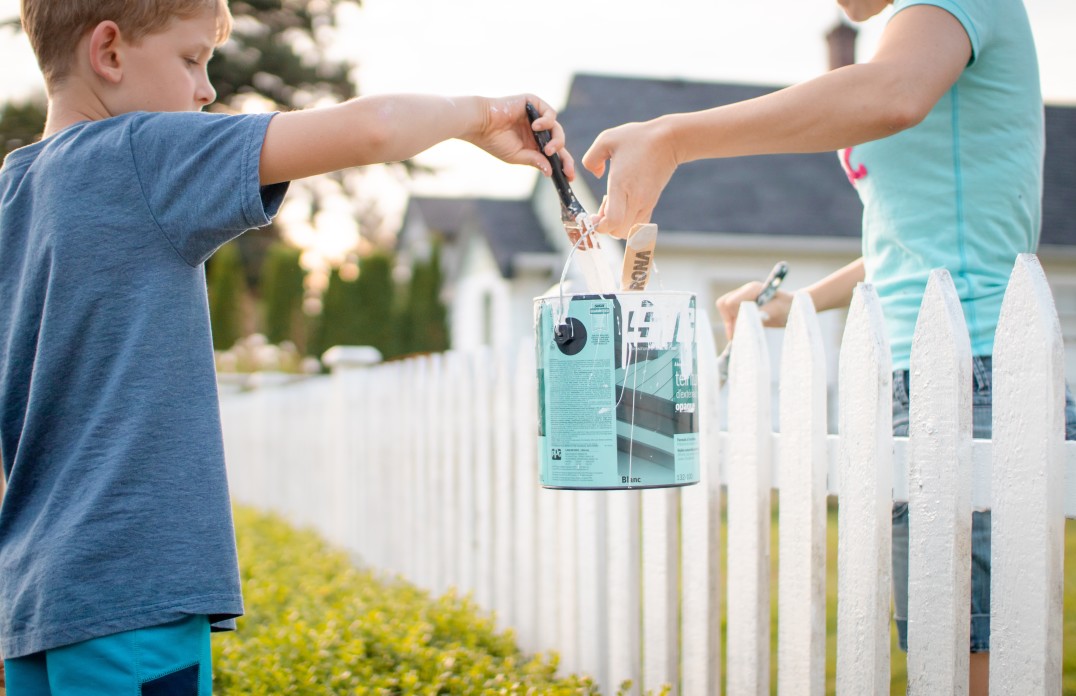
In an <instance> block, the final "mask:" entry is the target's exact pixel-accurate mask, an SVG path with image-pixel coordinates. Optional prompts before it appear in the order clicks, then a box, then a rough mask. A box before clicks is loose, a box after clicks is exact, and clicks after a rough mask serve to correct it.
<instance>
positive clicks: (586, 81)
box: [540, 74, 863, 237]
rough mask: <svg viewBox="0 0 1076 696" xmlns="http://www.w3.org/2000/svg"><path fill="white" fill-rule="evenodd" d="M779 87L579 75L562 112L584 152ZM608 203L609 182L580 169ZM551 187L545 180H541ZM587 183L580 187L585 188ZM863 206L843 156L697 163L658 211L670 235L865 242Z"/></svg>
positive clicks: (574, 144) (575, 148)
mask: <svg viewBox="0 0 1076 696" xmlns="http://www.w3.org/2000/svg"><path fill="white" fill-rule="evenodd" d="M776 89H778V88H777V87H760V86H757V85H740V84H727V83H713V82H692V81H687V80H659V79H650V78H630V77H611V76H603V75H593V74H578V75H576V76H575V78H574V80H573V81H572V86H571V89H570V91H569V94H568V103H567V104H566V105H565V107H564V109H563V110H562V111H561V114H560V116H559V119H560V122H561V124H562V125H563V126H564V132H565V134H566V135H567V139H568V147H569V149H570V150H571V151H572V152H573V153H578V155H579V156H581V155H582V153H583V152H585V151H586V148H587V147H589V146H590V143H592V142H594V139H595V138H597V137H598V134H599V133H601V132H602V131H603V130H605V129H607V128H611V127H613V126H616V125H619V124H621V123H626V122H629V121H645V120H649V119H651V118H655V117H657V116H660V115H662V114H666V113H673V112H684V111H699V110H702V109H708V108H711V107H714V106H720V105H722V104H729V103H732V102H737V101H742V100H744V99H752V98H755V97H759V96H762V95H764V94H768V93H770V92H773V91H775V90H776ZM578 171H579V172H580V176H579V178H578V179H577V181H582V182H585V184H586V185H587V186H589V188H590V190H591V191H592V192H593V193H594V194H595V195H594V198H595V199H596V200H601V197H602V195H604V191H605V182H604V181H599V180H598V179H596V178H595V177H594V176H593V175H592V174H590V173H589V172H586V171H585V170H583V168H582V167H579V168H578ZM540 183H542V182H540ZM577 185H579V184H577ZM862 214H863V206H862V204H861V203H860V202H859V196H858V195H856V192H855V190H854V189H853V188H852V187H851V186H850V185H849V184H848V179H847V177H846V176H845V174H844V171H843V170H842V169H841V167H840V165H839V164H838V162H837V155H836V154H834V153H819V154H808V155H767V156H761V157H737V158H731V159H714V160H701V161H697V162H690V163H687V164H684V165H681V166H680V167H679V168H677V171H676V173H675V174H674V175H673V178H672V179H671V180H670V181H669V184H668V185H667V186H666V188H665V191H664V192H663V193H662V195H661V199H660V200H659V201H658V205H657V207H656V208H655V209H654V215H653V220H654V221H655V222H657V223H658V225H660V226H661V228H662V229H664V230H670V231H684V232H722V233H733V234H737V233H743V234H767V235H783V236H789V235H793V236H825V237H859V232H860V222H861V218H862Z"/></svg>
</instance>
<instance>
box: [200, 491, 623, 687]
mask: <svg viewBox="0 0 1076 696" xmlns="http://www.w3.org/2000/svg"><path fill="white" fill-rule="evenodd" d="M235 523H236V537H237V539H238V542H239V560H240V568H241V569H242V574H243V596H244V600H245V603H246V609H247V614H246V616H244V617H243V618H241V619H240V620H239V630H238V631H236V632H233V633H226V634H222V635H220V636H218V637H216V638H214V640H213V659H214V681H215V689H214V692H215V693H217V694H223V695H225V696H229V695H235V696H238V695H239V694H242V695H243V696H260V695H265V696H268V695H270V694H271V695H273V696H278V695H280V694H301V695H306V694H310V695H314V694H316V695H318V696H326V695H328V694H431V695H432V694H554V695H555V694H598V693H599V691H598V689H597V686H596V685H595V684H594V683H593V681H592V680H591V679H589V678H586V677H579V676H575V675H572V676H569V677H566V678H562V679H558V678H557V677H556V676H555V673H556V669H557V656H556V655H555V654H546V655H542V654H539V655H534V656H529V655H524V654H522V653H520V651H519V649H518V648H517V647H516V645H515V641H514V639H513V637H512V635H511V633H498V632H497V631H496V629H495V627H494V625H493V622H492V620H491V619H490V618H489V617H488V616H487V615H485V614H483V613H482V612H481V611H480V610H479V609H478V608H477V607H476V606H475V605H474V604H473V603H472V602H471V601H469V600H468V599H467V598H463V597H460V596H457V595H455V594H452V593H449V594H446V595H444V596H442V597H431V596H430V595H429V594H428V593H426V592H424V591H422V590H419V589H417V588H415V587H414V586H412V585H409V584H407V583H406V582H404V581H402V580H386V579H384V578H382V577H380V576H376V575H375V574H374V573H371V572H368V571H363V570H359V569H358V568H356V567H355V566H354V565H353V564H352V563H351V561H350V560H349V558H348V557H347V555H345V554H344V553H342V552H339V551H336V550H333V549H331V548H329V547H328V545H327V544H326V543H325V541H323V540H322V539H321V538H320V537H319V536H318V535H317V534H315V533H313V532H310V531H301V530H297V529H295V528H293V527H291V526H290V525H288V524H287V523H286V522H285V521H283V520H282V519H281V518H279V517H275V516H272V515H265V514H261V513H257V512H255V511H252V510H250V509H246V508H241V507H240V508H237V509H236V511H235ZM624 686H627V685H624ZM622 688H623V687H622Z"/></svg>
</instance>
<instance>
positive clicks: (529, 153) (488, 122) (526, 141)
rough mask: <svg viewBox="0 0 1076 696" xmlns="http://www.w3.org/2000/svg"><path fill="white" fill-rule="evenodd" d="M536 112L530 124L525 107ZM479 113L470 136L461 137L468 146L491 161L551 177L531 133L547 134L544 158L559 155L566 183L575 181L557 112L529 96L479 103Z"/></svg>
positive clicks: (536, 98) (572, 162) (573, 165)
mask: <svg viewBox="0 0 1076 696" xmlns="http://www.w3.org/2000/svg"><path fill="white" fill-rule="evenodd" d="M528 101H529V102H530V103H531V104H533V105H534V106H535V108H537V109H538V113H539V114H540V116H539V118H537V119H535V121H534V123H533V124H531V122H530V120H529V119H528V118H527V110H526V104H527V102H528ZM479 106H480V109H482V112H481V113H480V114H479V122H478V124H477V126H476V128H475V129H474V131H473V132H471V133H469V134H467V135H466V136H464V137H463V140H466V141H467V142H469V143H472V144H474V145H476V146H477V147H480V148H482V149H483V150H485V151H486V152H488V153H490V154H491V155H493V156H494V157H497V158H498V159H501V160H503V161H505V162H508V163H510V164H529V165H530V166H532V167H536V168H538V169H539V170H541V171H542V173H543V174H545V175H546V176H550V175H551V174H552V171H551V170H550V166H549V160H547V159H546V158H545V156H544V155H543V154H542V153H541V152H539V150H538V145H537V144H536V143H535V141H534V131H540V130H548V131H550V132H551V133H552V135H553V137H552V138H551V139H550V141H549V144H548V145H547V146H546V152H545V155H553V154H558V155H560V161H561V164H562V165H563V168H564V174H565V176H567V177H568V179H569V181H570V180H573V179H575V162H574V160H573V159H572V156H571V155H570V154H569V153H568V151H567V150H565V149H564V128H562V127H561V125H560V123H558V122H557V112H556V111H554V110H553V108H552V107H551V106H549V105H548V104H546V103H545V102H544V101H542V100H541V99H539V98H538V97H535V96H534V95H531V94H520V95H516V96H514V97H502V98H499V99H482V100H480V101H479Z"/></svg>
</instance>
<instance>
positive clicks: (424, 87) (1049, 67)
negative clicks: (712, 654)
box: [0, 0, 1076, 197]
mask: <svg viewBox="0 0 1076 696" xmlns="http://www.w3.org/2000/svg"><path fill="white" fill-rule="evenodd" d="M18 4H19V3H18V0H0V20H3V19H6V18H9V17H14V16H17V14H18ZM1025 4H1026V6H1027V8H1028V14H1029V16H1030V18H1031V22H1032V30H1033V31H1034V33H1035V39H1036V43H1037V46H1038V51H1039V62H1040V69H1041V73H1042V83H1043V96H1044V97H1045V99H1046V100H1047V102H1050V103H1064V104H1073V105H1076V40H1074V39H1073V36H1076V0H1025ZM841 16H842V14H841V12H840V10H839V8H838V7H837V5H836V3H834V2H832V0H659V1H655V0H545V2H540V3H536V2H523V1H521V0H364V2H363V5H362V7H361V8H360V9H357V10H354V11H348V12H344V13H343V15H342V17H341V30H340V38H339V42H338V44H337V46H336V47H335V49H334V50H335V51H336V52H337V53H338V55H340V56H347V57H349V58H353V59H354V60H355V61H356V62H357V65H358V67H357V69H356V76H357V80H358V83H359V90H360V93H363V94H373V93H387V92H424V93H432V94H445V95H457V94H481V95H485V96H500V95H507V94H515V93H519V92H532V93H534V94H537V95H538V96H539V97H541V98H543V99H545V100H546V101H547V102H549V103H550V104H552V105H553V106H554V107H555V108H561V107H563V105H564V102H565V100H566V97H567V93H568V88H569V85H570V82H571V76H572V75H573V74H574V73H577V72H593V73H601V74H623V75H636V76H652V77H663V78H685V79H692V80H709V81H722V82H746V83H755V84H762V85H773V86H782V85H788V84H793V83H795V82H798V81H802V80H805V79H809V78H811V77H813V76H815V75H817V74H819V73H821V72H823V71H824V70H825V69H826V59H827V58H826V48H825V42H824V39H823V36H824V34H825V32H826V31H827V30H828V29H829V28H831V27H832V26H833V25H834V24H835V23H836V22H837V21H838V19H839V18H840V17H841ZM887 16H888V12H885V13H883V14H882V15H879V16H878V17H875V18H874V19H872V20H869V21H868V22H865V23H862V24H860V25H856V26H857V28H858V29H859V40H858V43H857V58H858V60H860V61H862V60H866V59H867V58H869V57H870V55H871V53H872V52H873V50H874V47H875V46H876V45H877V40H878V36H879V35H880V33H881V29H882V28H883V26H884V23H885V19H886V17H887ZM0 57H2V59H3V64H4V66H5V68H4V70H3V71H2V72H0V98H3V99H7V98H11V97H17V96H19V95H23V94H26V93H27V92H28V91H30V90H33V89H36V88H38V86H39V85H40V74H39V72H38V70H37V66H36V64H35V63H34V59H33V55H32V53H31V52H30V49H29V46H28V44H27V42H26V40H25V38H24V37H22V36H21V35H18V36H16V35H13V34H11V33H10V32H0ZM567 139H568V147H569V149H570V150H571V151H572V153H573V154H574V155H575V157H576V158H577V159H578V158H580V157H581V156H582V154H583V153H584V152H585V151H586V149H587V147H588V146H589V145H590V143H584V142H577V141H574V140H573V139H572V134H571V133H568V134H567ZM419 162H421V163H424V164H428V165H431V166H433V167H436V168H437V169H438V173H437V174H436V175H434V176H423V177H420V178H418V179H417V180H415V181H412V182H404V183H403V184H401V183H400V182H395V181H389V180H388V179H389V178H391V176H390V175H389V174H387V173H385V174H383V175H382V176H383V177H384V178H385V180H384V181H382V182H381V184H379V185H385V186H386V188H389V187H391V186H392V185H393V184H395V185H396V186H397V187H399V188H405V189H407V190H410V191H411V192H414V193H419V194H424V195H470V196H492V197H521V196H525V195H526V194H527V193H528V192H529V191H530V189H531V187H533V185H534V182H535V177H536V173H535V172H534V170H531V169H529V168H525V167H513V166H509V165H505V164H502V163H500V162H499V161H497V160H494V159H493V158H492V157H489V156H488V155H486V154H484V153H482V152H480V151H478V150H476V149H475V148H473V147H472V146H470V145H466V144H464V143H460V142H449V143H445V144H443V145H439V146H437V147H434V148H432V149H431V150H429V151H427V152H426V153H424V155H422V156H421V157H420V158H419ZM374 178H375V179H376V178H377V175H375V177H374Z"/></svg>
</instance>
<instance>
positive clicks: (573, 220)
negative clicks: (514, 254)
mask: <svg viewBox="0 0 1076 696" xmlns="http://www.w3.org/2000/svg"><path fill="white" fill-rule="evenodd" d="M526 108H527V118H528V119H530V122H531V123H534V121H535V120H537V119H538V117H539V113H538V109H536V108H535V107H534V105H533V104H531V103H530V102H527V107H526ZM552 137H553V134H552V133H550V132H549V131H548V130H541V131H534V140H535V142H537V143H538V149H539V150H540V151H541V153H542V154H543V155H545V158H546V159H547V160H549V166H550V168H551V169H552V179H553V186H554V187H555V188H556V190H557V196H558V197H559V198H560V219H561V222H562V223H563V224H564V231H565V232H566V233H567V234H568V241H569V242H571V244H572V251H573V252H576V251H577V252H578V253H579V266H580V268H581V269H582V271H583V278H584V279H585V280H586V284H587V289H588V290H590V291H591V292H597V293H605V292H614V291H615V290H616V287H617V284H616V280H615V279H614V277H613V271H612V269H611V268H610V267H609V264H608V263H606V262H605V259H604V258H602V251H601V247H600V246H599V245H598V238H597V237H596V234H597V232H596V231H595V229H594V223H593V222H591V220H590V216H589V215H587V211H586V210H585V209H584V208H583V204H582V203H580V202H579V199H578V198H577V197H576V195H575V192H573V191H572V187H571V185H570V184H569V183H568V177H567V176H565V174H564V166H563V164H562V163H561V161H560V155H558V154H556V153H553V154H552V155H546V154H545V147H546V145H548V144H549V141H550V140H551V139H552Z"/></svg>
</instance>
